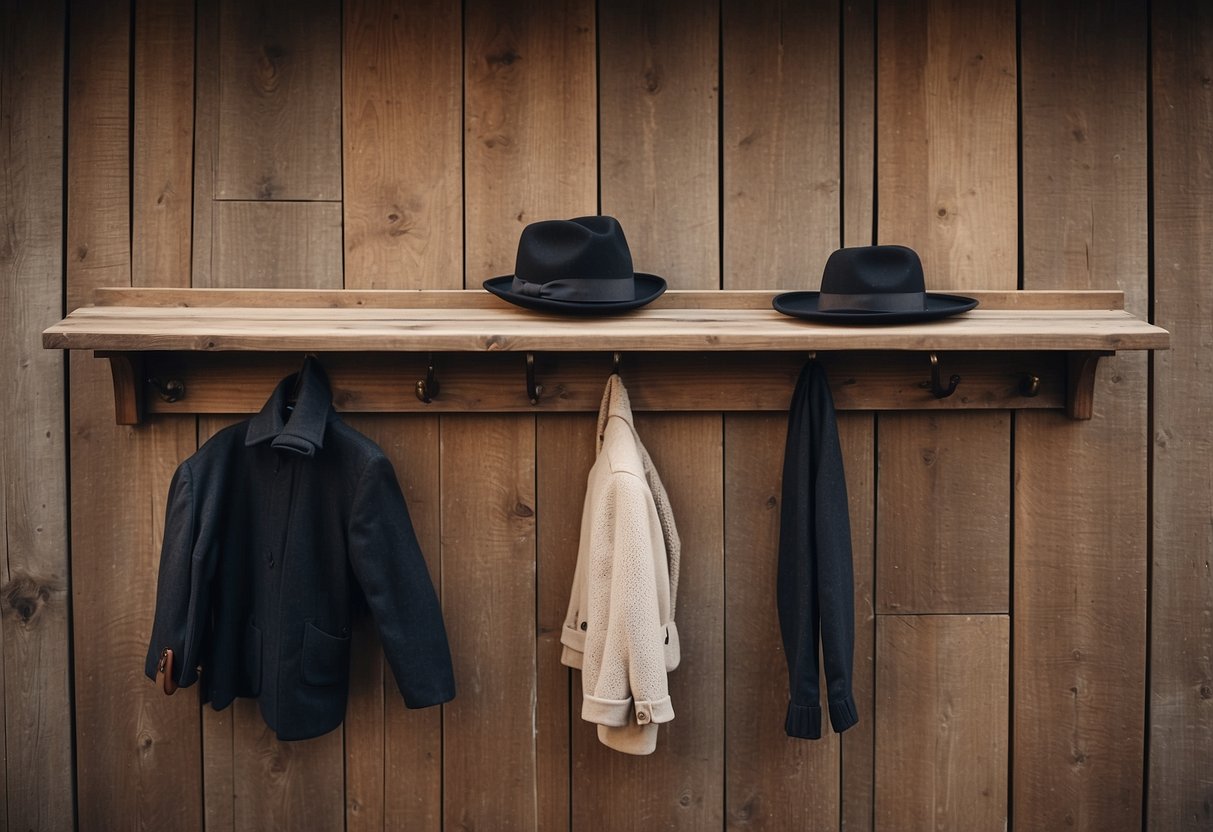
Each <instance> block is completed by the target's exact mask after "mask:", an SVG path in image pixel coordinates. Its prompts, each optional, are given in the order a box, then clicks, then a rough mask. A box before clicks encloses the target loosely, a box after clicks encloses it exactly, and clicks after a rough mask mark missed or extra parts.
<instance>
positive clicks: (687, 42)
mask: <svg viewBox="0 0 1213 832" xmlns="http://www.w3.org/2000/svg"><path fill="white" fill-rule="evenodd" d="M598 22H599V26H600V27H601V31H600V33H599V38H600V44H599V50H598V55H599V61H598V66H599V94H600V95H601V98H602V100H601V104H600V110H601V112H602V114H603V117H602V118H601V119H600V120H599V147H600V148H601V153H602V162H601V183H600V190H601V206H600V207H601V210H602V213H604V214H609V215H612V216H615V217H617V218H618V219H619V221H620V223H621V224H622V225H623V228H624V230H625V231H626V232H627V233H628V243H629V246H630V248H631V252H632V260H633V262H634V263H635V266H636V270H637V271H639V272H647V273H650V274H657V275H660V276H662V277H664V278H665V279H666V281H667V282H668V283H669V285H670V286H676V287H678V288H685V289H715V288H717V287H719V286H720V244H719V233H720V217H719V210H718V200H719V187H720V186H719V176H720V173H719V171H718V169H717V168H718V163H717V152H718V143H717V136H718V126H717V118H718V107H719V66H718V62H719V54H720V9H719V4H718V3H703V2H697V1H696V0H670V2H664V3H655V2H651V1H650V0H620V2H612V3H609V4H606V5H604V6H602V7H601V8H600V9H599V21H598ZM692 241H702V242H703V243H704V244H702V245H694V244H691V243H692ZM751 285H753V284H751Z"/></svg>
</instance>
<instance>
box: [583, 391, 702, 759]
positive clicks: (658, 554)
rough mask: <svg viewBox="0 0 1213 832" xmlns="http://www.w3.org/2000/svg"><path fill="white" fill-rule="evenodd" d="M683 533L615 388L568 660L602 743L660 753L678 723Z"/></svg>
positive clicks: (593, 487) (592, 491) (601, 438)
mask: <svg viewBox="0 0 1213 832" xmlns="http://www.w3.org/2000/svg"><path fill="white" fill-rule="evenodd" d="M679 547H680V544H679V540H678V530H677V529H676V528H675V527H674V516H673V514H672V513H671V511H670V501H669V497H668V496H667V495H666V492H665V488H664V487H663V486H662V484H661V478H660V477H658V476H657V471H656V469H655V468H654V467H653V461H652V459H651V458H650V457H649V454H648V452H647V451H646V450H645V448H644V445H642V444H641V442H640V438H639V437H638V436H637V435H636V429H635V428H634V427H633V425H632V408H631V404H630V403H629V401H628V394H627V390H625V389H624V386H623V381H622V380H621V379H620V378H619V376H617V375H612V376H611V378H610V380H609V381H608V382H607V386H606V390H605V391H604V393H603V397H602V407H601V408H600V409H599V412H598V457H597V459H596V460H595V462H594V467H593V468H591V469H590V476H589V484H588V488H587V490H586V495H585V507H584V509H583V511H582V516H581V542H580V545H579V546H578V552H577V568H576V571H575V573H574V576H573V590H572V596H571V598H570V599H569V611H568V615H567V616H566V617H565V621H564V629H563V631H562V633H561V638H560V640H561V643H562V644H563V645H564V648H563V650H562V654H561V658H560V660H561V662H562V663H563V664H566V665H568V666H569V667H577V668H580V669H581V673H582V690H583V691H584V697H583V700H582V706H581V717H582V719H585V720H587V721H589V722H594V723H597V724H598V739H599V740H601V741H602V742H603V743H604V744H605V745H607V746H610V747H611V748H614V749H616V750H618V751H624V752H627V753H629V754H651V753H653V750H654V749H655V748H656V747H657V724H658V723H661V722H669V721H670V720H671V719H673V718H674V707H673V705H672V704H671V702H670V695H669V689H668V687H667V684H666V673H667V672H669V671H671V670H673V669H674V668H676V667H677V666H678V660H679V644H678V629H677V628H676V627H675V626H674V604H675V600H676V598H677V594H678V557H679Z"/></svg>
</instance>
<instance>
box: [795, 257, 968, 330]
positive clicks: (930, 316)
mask: <svg viewBox="0 0 1213 832" xmlns="http://www.w3.org/2000/svg"><path fill="white" fill-rule="evenodd" d="M925 287H926V281H925V279H924V278H923V273H922V261H921V260H919V259H918V253H917V252H916V251H914V250H913V249H911V248H906V247H905V246H858V247H855V248H840V249H838V250H837V251H835V252H834V253H833V254H831V255H830V259H829V260H827V261H826V266H825V271H824V272H823V273H822V277H821V291H820V292H784V293H783V294H781V295H777V296H776V297H775V298H774V300H772V301H771V305H772V306H774V307H775V309H776V311H779V312H782V313H783V314H785V315H791V316H792V317H794V318H807V319H808V320H812V321H823V322H826V323H835V324H907V323H918V322H922V321H934V320H938V319H939V318H946V317H948V316H950V315H957V314H960V313H961V312H968V311H969V310H970V309H973V308H974V307H975V306H977V301H976V300H975V299H973V298H967V297H964V296H962V295H945V294H942V293H939V292H928V291H926V289H925Z"/></svg>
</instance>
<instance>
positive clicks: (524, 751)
mask: <svg viewBox="0 0 1213 832" xmlns="http://www.w3.org/2000/svg"><path fill="white" fill-rule="evenodd" d="M441 465H442V470H443V471H444V472H445V476H444V477H443V479H442V599H443V609H444V614H445V616H446V625H447V632H448V634H449V636H450V640H451V653H452V655H453V658H454V661H455V683H456V685H457V687H458V695H457V696H456V697H455V699H454V700H452V701H451V702H450V703H449V704H447V705H446V706H445V707H444V713H443V742H444V748H443V768H444V777H443V784H444V788H443V804H444V805H443V815H444V821H443V822H444V825H445V826H446V827H447V828H463V829H482V828H483V829H492V828H496V829H531V828H533V827H534V826H535V825H536V818H535V811H536V806H535V794H536V788H537V785H536V776H537V766H536V760H535V738H534V730H535V727H534V719H535V710H534V709H535V698H536V689H535V662H536V657H535V625H536V622H535V420H534V417H532V416H460V417H450V418H445V419H443V420H442V457H441ZM473 473H474V474H475V476H473Z"/></svg>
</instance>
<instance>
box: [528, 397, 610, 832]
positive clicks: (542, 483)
mask: <svg viewBox="0 0 1213 832" xmlns="http://www.w3.org/2000/svg"><path fill="white" fill-rule="evenodd" d="M596 430H597V428H596V420H595V417H594V416H593V415H591V414H587V413H568V414H551V415H545V416H540V417H539V418H538V421H537V424H536V434H535V451H536V457H535V465H536V486H537V495H538V499H539V513H538V526H539V528H538V544H539V545H538V550H537V555H536V557H537V560H538V566H537V568H538V572H539V581H538V586H539V598H538V607H537V609H538V615H539V621H538V625H539V629H538V644H537V646H536V653H537V659H538V672H539V678H538V699H537V702H536V719H535V730H536V734H537V736H536V747H537V750H538V781H539V782H538V788H539V791H538V811H539V816H538V818H537V820H538V827H539V828H540V829H544V830H553V829H566V830H567V829H569V828H570V827H569V820H570V817H569V813H570V784H571V777H572V775H571V771H570V754H571V748H570V732H571V730H572V727H571V724H572V721H574V720H580V717H581V707H580V702H575V701H574V700H573V692H572V689H571V677H570V674H571V673H572V671H570V670H569V669H568V668H566V667H564V666H563V665H562V664H561V663H560V653H561V644H560V634H561V631H562V630H563V627H564V616H565V612H566V611H567V610H568V605H569V593H570V588H571V587H572V585H573V570H574V568H575V567H576V565H577V549H578V545H579V543H580V540H581V510H582V506H583V505H584V503H585V492H586V479H587V477H588V476H589V471H590V467H591V466H592V465H593V464H594V445H595V436H594V434H595V431H596Z"/></svg>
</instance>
